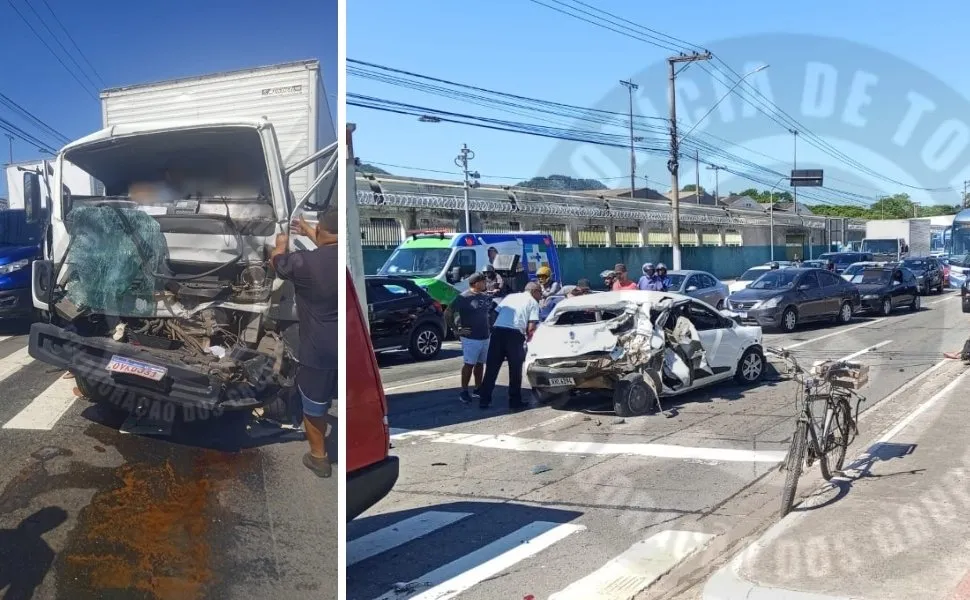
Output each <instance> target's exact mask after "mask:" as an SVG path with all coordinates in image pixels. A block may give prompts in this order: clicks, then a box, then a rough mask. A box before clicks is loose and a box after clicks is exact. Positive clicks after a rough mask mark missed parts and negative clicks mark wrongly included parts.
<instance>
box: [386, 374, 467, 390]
mask: <svg viewBox="0 0 970 600" xmlns="http://www.w3.org/2000/svg"><path fill="white" fill-rule="evenodd" d="M458 375H459V374H458V373H455V374H454V375H449V376H447V377H436V378H434V379H424V380H422V381H412V382H411V383H402V384H401V385H392V386H391V387H386V388H384V393H385V394H386V393H388V392H393V391H394V390H403V389H405V388H409V387H416V386H419V385H425V384H427V383H435V382H438V381H449V380H454V379H457V378H458Z"/></svg>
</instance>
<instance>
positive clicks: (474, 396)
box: [472, 388, 482, 398]
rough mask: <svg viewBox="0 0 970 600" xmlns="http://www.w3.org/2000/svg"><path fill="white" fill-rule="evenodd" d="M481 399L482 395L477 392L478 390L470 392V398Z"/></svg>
mask: <svg viewBox="0 0 970 600" xmlns="http://www.w3.org/2000/svg"><path fill="white" fill-rule="evenodd" d="M481 397H482V393H481V392H480V391H479V390H478V388H475V389H473V390H472V398H481Z"/></svg>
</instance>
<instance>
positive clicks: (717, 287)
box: [667, 270, 731, 310]
mask: <svg viewBox="0 0 970 600" xmlns="http://www.w3.org/2000/svg"><path fill="white" fill-rule="evenodd" d="M667 276H668V277H670V289H669V290H667V291H670V292H676V293H678V294H683V295H685V296H690V297H691V298H697V299H698V300H701V301H703V302H707V303H708V304H710V305H711V306H713V307H715V308H717V309H718V310H721V309H722V308H724V303H725V301H726V300H727V297H728V296H729V295H731V292H730V291H728V286H727V284H726V283H723V282H722V281H721V280H720V279H718V278H717V277H715V276H713V275H711V274H710V273H708V272H707V271H690V270H682V271H669V272H668V273H667Z"/></svg>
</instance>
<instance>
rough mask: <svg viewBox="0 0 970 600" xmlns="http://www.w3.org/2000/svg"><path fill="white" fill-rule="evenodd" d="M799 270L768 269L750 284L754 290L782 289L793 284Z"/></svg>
mask: <svg viewBox="0 0 970 600" xmlns="http://www.w3.org/2000/svg"><path fill="white" fill-rule="evenodd" d="M797 276H798V271H782V270H778V271H768V272H767V273H765V274H763V275H762V276H761V277H759V278H758V280H757V281H755V282H754V283H752V284H751V285H750V286H748V287H750V288H751V289H753V290H781V289H784V288H787V287H789V286H791V284H792V282H794V281H795V277H797Z"/></svg>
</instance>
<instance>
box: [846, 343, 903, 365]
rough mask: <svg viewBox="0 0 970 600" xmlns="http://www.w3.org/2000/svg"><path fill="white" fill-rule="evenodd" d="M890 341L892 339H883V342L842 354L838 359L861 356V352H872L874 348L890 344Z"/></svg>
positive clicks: (850, 358)
mask: <svg viewBox="0 0 970 600" xmlns="http://www.w3.org/2000/svg"><path fill="white" fill-rule="evenodd" d="M891 343H893V341H892V340H885V341H883V342H879V343H878V344H875V345H873V346H869V347H868V348H863V349H862V350H859V351H858V352H853V353H852V354H849V355H848V356H843V357H842V358H840V359H839V361H843V360H852V359H853V358H857V357H859V356H862V355H863V354H866V353H868V352H872V351H873V350H875V349H876V348H882V347H883V346H885V345H886V344H891ZM836 362H838V361H836Z"/></svg>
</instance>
